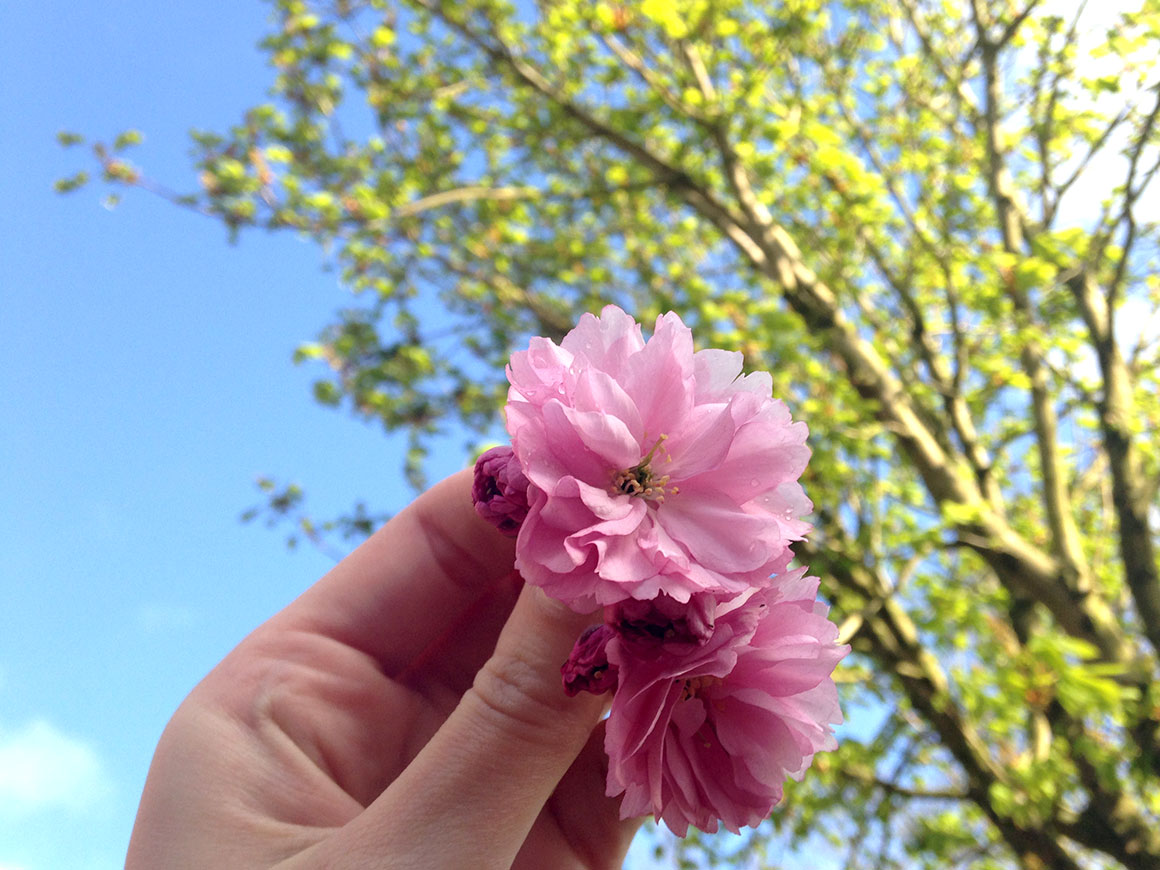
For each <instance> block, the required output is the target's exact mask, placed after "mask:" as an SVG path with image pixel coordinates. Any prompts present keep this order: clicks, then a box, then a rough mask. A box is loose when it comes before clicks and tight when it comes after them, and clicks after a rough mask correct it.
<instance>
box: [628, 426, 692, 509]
mask: <svg viewBox="0 0 1160 870" xmlns="http://www.w3.org/2000/svg"><path fill="white" fill-rule="evenodd" d="M668 437H669V436H668V435H664V434H662V435H661V436H660V437H659V438H657V440H656V443H655V444H653V446H652V448H651V449H650V450H649V452H648V453H647V454H645V456H644V458H643V459H641V461H640V462H638V463H637V464H636V465H634V466H633V467H632V468H627V469H625V470H624V471H618V472H616V473H615V474H614V475H613V476H612V489H613V491H614V492H618V493H621V494H623V495H629V496H638V497H639V498H643V499H645V500H646V501H652V502H656V503H657V504H662V503H663V502H664V500H665V496H666V495H676V494H677V493H678V492H679V491H680V490H679V489H678V488H677V487H675V486H669V476H668V475H667V474H665V475H662V476H657V475H656V474H654V473H653V470H652V461H653V458H654V457H655V456H656V454H657V451H659V450H661V449H662V448H661V445H662V444H664V442H665V439H667V438H668ZM665 455H666V461H668V462H672V461H673V458H672V457H671V456H668V454H667V452H666V454H665Z"/></svg>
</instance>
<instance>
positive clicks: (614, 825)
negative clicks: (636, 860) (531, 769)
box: [516, 722, 644, 870]
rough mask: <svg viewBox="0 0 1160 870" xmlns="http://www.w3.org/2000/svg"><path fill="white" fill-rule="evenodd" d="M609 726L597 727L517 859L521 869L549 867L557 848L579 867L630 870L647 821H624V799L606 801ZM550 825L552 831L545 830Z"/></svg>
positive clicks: (640, 819)
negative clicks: (627, 865) (627, 861)
mask: <svg viewBox="0 0 1160 870" xmlns="http://www.w3.org/2000/svg"><path fill="white" fill-rule="evenodd" d="M604 724H605V723H604V722H601V723H600V724H599V725H597V726H596V729H595V730H594V731H593V732H592V734H591V735H590V736H589V738H588V742H587V743H586V744H584V748H583V749H582V750H581V751H580V755H579V756H578V757H577V758H576V760H575V761H574V762H573V763H572V766H571V767H570V768H568V772H567V773H566V774H564V778H563V779H562V780H560V784H559V785H558V786H556V790H555V791H554V792H552V797H551V798H550V799H549V800H548V806H547V810H548V814H547V816H546V818H544V819H541V820H540V822H537V824H536V825H535V826H534V827H533V828H532V833H531V835H530V836H529V837H528V839H527V840H526V841H525V842H524V845H523V847H522V848H521V849H520V854H519V856H518V857H517V859H516V864H517V865H518V866H520V867H543V866H545V861H544V860H543V857H542V856H543V855H545V854H548V850H549V849H551V848H552V847H553V846H555V847H556V851H557V852H559V851H561V848H564V849H566V850H567V852H570V853H571V854H572V855H574V856H575V866H576V867H583V868H593V867H620V866H622V865H623V864H624V858H625V855H626V854H627V853H628V849H629V846H631V845H632V838H633V837H635V836H636V832H637V831H638V830H639V829H640V826H641V824H642V823H643V822H644V818H635V819H621V818H620V798H619V797H611V798H610V797H607V796H605V793H604V792H605V788H604V784H605V781H606V780H607V779H608V755H607V753H606V752H605V751H604ZM548 820H550V821H551V822H552V824H551V825H548V824H541V822H546V821H548ZM561 841H563V842H561ZM552 866H553V867H558V868H561V870H563V867H564V865H563V864H561V863H559V862H557V863H555V864H553V865H552ZM568 866H572V865H568Z"/></svg>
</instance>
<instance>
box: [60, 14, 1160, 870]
mask: <svg viewBox="0 0 1160 870" xmlns="http://www.w3.org/2000/svg"><path fill="white" fill-rule="evenodd" d="M1039 5H1040V4H1038V3H1037V2H1036V0H1023V2H1016V0H972V2H970V3H962V4H960V3H950V2H938V0H835V2H821V0H780V2H757V0H639V2H629V0H624V2H614V0H597V2H591V0H540V2H539V3H533V2H531V0H526V2H521V3H517V4H514V5H513V4H511V3H508V2H505V0H461V2H447V3H440V2H438V0H397V2H385V0H331V2H328V3H325V4H324V3H314V2H310V0H276V2H275V3H274V16H273V19H272V26H271V30H270V33H269V35H268V36H267V37H266V38H265V39H264V40H263V42H262V48H263V50H264V51H265V52H266V53H267V54H268V55H269V60H270V64H271V67H272V70H273V78H274V81H273V86H272V89H271V91H270V95H269V99H268V101H267V102H264V103H261V104H260V105H256V106H255V107H254V108H253V109H251V110H250V111H249V112H247V113H246V115H245V117H244V119H243V120H242V122H241V123H240V124H239V125H238V126H236V127H235V128H233V129H231V130H229V131H228V132H226V133H224V134H213V133H196V134H194V141H195V143H196V145H195V154H196V156H195V160H196V165H197V169H198V172H199V173H200V176H199V177H200V189H199V190H198V191H196V192H194V193H191V194H189V195H179V194H176V193H172V192H170V191H168V190H166V189H165V188H162V187H160V186H159V185H157V184H156V183H155V182H153V181H151V180H150V179H149V178H148V177H147V176H146V175H144V174H143V173H142V172H141V171H140V170H139V169H137V168H136V167H135V166H133V165H132V164H131V163H130V162H129V161H128V160H127V158H126V149H127V148H129V147H131V146H132V145H133V144H135V142H136V141H137V139H138V138H139V137H138V136H137V135H136V134H135V133H133V132H129V133H126V134H123V135H122V136H121V137H120V138H119V139H118V140H117V141H115V142H113V143H110V144H98V145H95V146H93V147H94V153H95V155H96V157H97V160H98V163H99V165H100V167H101V169H102V170H103V174H104V178H105V180H106V181H107V182H109V183H110V184H112V186H113V187H114V188H120V187H125V186H129V187H132V186H137V187H145V188H148V189H152V190H154V191H155V192H158V193H160V194H161V195H163V196H166V197H168V198H170V199H172V200H173V201H174V202H176V203H179V204H181V205H184V206H188V207H190V208H193V209H197V210H199V211H202V212H204V213H206V214H208V215H211V216H213V217H214V218H217V219H219V220H220V221H222V223H223V224H225V226H226V227H228V228H229V230H230V232H231V234H234V233H237V232H238V231H239V230H240V229H242V228H246V227H263V228H266V229H269V230H289V231H291V232H295V233H301V234H305V235H307V236H309V237H311V238H313V239H315V240H316V241H317V242H318V243H319V244H320V245H322V246H323V247H324V249H325V250H326V251H327V255H328V257H329V258H330V260H331V261H332V262H333V264H335V265H336V266H338V267H339V268H341V270H342V275H343V278H344V280H345V282H346V284H347V285H348V286H349V287H350V288H352V289H353V290H354V291H355V292H356V293H357V294H358V296H357V297H356V299H357V300H361V304H357V305H356V306H355V307H352V308H351V309H350V310H346V311H343V312H342V313H341V314H340V316H339V317H338V318H337V319H336V322H334V323H333V324H331V325H329V326H327V327H326V328H325V329H324V330H323V332H322V334H321V336H320V337H319V339H318V341H317V342H316V343H312V344H308V345H306V346H304V347H302V348H301V349H300V351H299V358H300V359H302V360H319V361H321V362H322V363H324V364H325V366H326V367H327V369H326V372H327V373H326V374H325V375H324V376H323V377H322V378H321V379H320V380H319V381H318V383H317V385H316V397H317V399H318V400H319V401H321V402H324V403H327V404H333V405H345V406H347V407H349V408H350V409H352V410H353V411H354V413H356V414H357V415H360V416H363V417H365V418H369V419H374V420H378V421H380V422H381V423H382V425H383V426H384V427H385V428H386V429H388V430H403V431H406V432H409V433H410V436H411V438H412V448H413V449H412V454H411V460H410V462H409V471H410V473H411V475H412V478H413V479H414V480H416V482H418V481H419V480H420V479H421V473H422V464H423V463H422V456H423V451H424V450H425V449H426V448H427V446H428V445H429V444H430V443H431V442H432V441H433V440H436V439H438V438H439V437H440V435H441V434H444V433H446V432H447V431H448V427H449V426H455V427H456V428H458V427H460V426H462V425H466V426H467V427H468V428H469V429H470V430H473V431H476V432H478V433H480V434H481V436H484V435H486V434H488V433H490V434H492V435H494V434H495V433H496V432H497V431H498V429H497V425H496V421H497V408H498V407H499V405H500V404H501V403H502V400H503V397H504V393H505V383H504V380H503V376H502V372H503V363H504V361H505V360H506V358H507V356H508V354H509V353H510V352H511V350H513V349H515V348H518V347H520V346H522V345H523V344H524V343H525V342H526V339H527V337H528V336H529V335H530V334H542V335H549V336H553V337H559V336H561V335H562V334H563V333H564V332H565V331H566V330H567V329H569V328H570V326H571V325H572V324H573V323H574V322H575V320H576V318H577V317H578V315H579V313H580V312H583V311H592V310H596V309H598V308H599V307H600V306H601V305H602V304H604V303H606V302H616V303H618V304H620V305H621V306H623V307H624V308H626V309H627V310H629V311H632V312H634V313H635V314H636V315H637V316H638V317H639V318H640V319H642V320H646V321H647V320H648V319H649V318H651V317H653V316H655V315H656V314H657V313H658V312H662V311H666V310H669V309H672V310H676V311H678V312H680V313H681V315H682V316H683V317H684V318H685V319H686V322H688V323H689V324H690V325H691V326H692V327H693V329H694V334H695V335H696V336H697V337H698V339H699V340H700V341H701V342H703V343H704V344H705V345H711V346H718V347H726V348H739V349H741V350H742V351H743V352H744V354H745V358H746V361H747V364H748V366H749V367H751V368H761V369H770V370H772V372H773V376H774V381H775V385H776V386H775V394H776V395H779V396H781V397H783V398H785V399H786V400H787V401H788V402H789V404H790V406H791V408H792V409H793V411H794V413H795V416H797V417H799V418H802V419H805V420H806V421H808V423H809V425H810V428H811V431H812V437H811V443H812V445H813V449H814V458H813V461H812V464H811V466H810V469H809V471H808V473H807V479H806V481H805V482H806V484H807V490H808V492H810V493H811V495H812V496H813V498H814V499H815V502H816V504H817V513H816V522H817V532H816V534H815V535H814V537H813V538H812V539H811V541H810V542H809V543H808V545H806V546H803V547H802V548H800V551H799V554H800V555H801V557H802V558H803V560H804V561H806V562H808V563H809V564H810V565H811V566H812V567H813V569H814V571H815V572H816V573H818V574H820V575H822V576H823V577H824V578H825V581H824V588H825V589H827V590H828V594H829V595H830V596H831V598H832V599H833V601H834V604H835V611H836V614H837V616H838V618H839V620H844V622H843V633H844V635H845V636H846V637H847V638H848V639H850V640H851V642H852V643H853V645H854V649H855V654H854V656H853V657H852V659H851V660H850V666H849V667H848V668H846V669H845V680H846V685H845V692H846V701H845V704H846V708H847V710H848V711H849V714H850V716H851V718H852V719H853V723H854V728H853V731H854V733H855V735H857V736H854V737H851V738H849V739H847V740H846V741H845V742H844V744H843V745H842V747H841V749H840V750H839V751H838V752H837V753H835V754H832V755H829V756H826V757H822V758H819V759H818V762H817V764H816V765H815V770H814V771H813V772H812V773H811V775H810V776H808V777H807V779H806V781H805V782H804V783H802V784H801V785H799V786H797V787H795V788H793V789H791V790H790V792H789V793H788V796H787V799H786V801H785V803H784V805H783V806H782V807H780V808H779V809H777V810H776V811H775V813H774V816H773V820H772V823H771V825H770V826H769V828H768V829H766V828H763V829H761V830H759V831H758V832H756V833H755V834H753V835H751V836H750V837H749V838H747V839H744V840H742V841H740V842H739V841H737V840H736V838H731V837H726V838H724V839H717V838H710V837H697V838H693V839H690V840H689V841H686V842H685V843H684V844H682V845H680V846H679V847H677V848H678V851H679V852H680V854H678V855H677V860H682V859H683V860H686V861H690V860H695V859H697V857H698V856H700V858H701V859H704V860H707V861H709V862H719V863H740V862H743V861H746V860H749V859H750V858H751V857H752V856H754V855H758V854H760V853H761V852H762V850H763V848H766V847H768V845H769V844H770V843H771V842H774V843H779V842H784V841H786V840H787V838H788V839H789V840H790V841H791V842H801V841H803V840H807V839H808V838H810V837H826V838H829V839H830V840H831V841H832V842H833V844H834V845H835V847H837V849H839V850H841V851H842V852H843V853H845V856H846V857H845V865H844V866H846V867H848V868H869V867H875V868H878V867H882V868H890V867H931V868H944V867H951V866H973V867H1020V868H1026V870H1032V868H1059V870H1067V868H1077V867H1113V866H1121V865H1122V866H1124V867H1128V868H1157V867H1160V682H1158V664H1160V659H1158V657H1157V650H1158V649H1160V579H1158V576H1157V573H1158V572H1157V555H1156V544H1157V540H1156V535H1157V531H1156V525H1157V522H1158V520H1157V489H1158V484H1160V458H1158V453H1157V443H1156V439H1155V436H1154V434H1153V433H1154V432H1155V430H1156V428H1157V424H1158V423H1160V381H1158V372H1160V367H1158V352H1160V351H1158V344H1160V342H1158V332H1160V330H1158V329H1157V327H1156V321H1155V320H1151V321H1149V320H1148V318H1150V317H1154V315H1155V312H1156V309H1157V306H1158V305H1160V279H1158V277H1157V271H1158V270H1157V265H1158V242H1160V231H1158V226H1157V223H1156V219H1157V209H1156V207H1155V205H1156V191H1155V185H1154V184H1153V182H1154V181H1155V178H1156V174H1157V171H1158V169H1160V133H1158V132H1157V127H1158V124H1157V116H1158V114H1160V69H1158V63H1157V58H1158V57H1160V5H1158V4H1157V3H1156V0H1146V2H1145V3H1144V6H1143V8H1142V9H1140V10H1139V11H1135V12H1131V13H1127V14H1121V15H1116V16H1112V15H1110V14H1108V13H1107V11H1106V10H1096V12H1099V13H1100V14H1101V15H1103V16H1104V18H1103V19H1101V20H1102V21H1103V24H1102V25H1101V28H1102V29H1100V30H1098V31H1097V30H1093V29H1092V27H1091V26H1090V25H1088V24H1087V23H1086V22H1087V21H1088V19H1089V18H1090V17H1091V15H1090V14H1085V13H1084V12H1083V10H1082V9H1079V10H1077V9H1076V8H1075V7H1074V5H1073V4H1068V3H1054V4H1044V5H1045V6H1047V5H1049V6H1050V8H1049V9H1046V8H1045V9H1040V8H1037V7H1038V6H1039ZM1053 10H1054V11H1053ZM62 141H63V143H64V144H79V137H75V136H72V135H71V134H63V137H62ZM86 180H87V176H85V175H84V174H83V173H82V174H79V175H78V176H76V177H74V178H71V179H65V180H63V181H62V182H61V184H60V186H61V188H62V189H72V188H76V187H79V186H82V185H83V184H84V183H85V182H86ZM1150 198H1151V199H1150ZM1149 203H1150V204H1151V207H1150V209H1149ZM1149 323H1150V324H1151V325H1150V326H1148V325H1147V324H1149ZM266 486H267V488H268V489H269V490H270V491H271V492H272V493H273V495H272V498H273V499H274V501H278V500H279V499H280V500H281V502H280V503H281V504H283V505H284V510H285V511H287V512H291V513H293V512H296V511H298V510H299V498H300V493H297V492H293V493H291V497H289V499H288V500H287V493H288V492H290V491H289V490H286V491H282V490H279V489H278V488H277V487H274V485H273V484H270V483H268V482H267V484H266ZM277 509H278V507H277V505H275V510H277ZM368 516H369V515H368V514H366V513H365V511H362V510H361V508H360V512H356V515H355V516H354V518H353V519H350V520H349V521H348V523H347V525H345V526H342V527H341V528H342V529H343V530H345V531H347V532H348V533H356V534H358V533H364V532H365V531H366V530H367V529H369V527H370V526H371V525H372V523H371V522H370V521H369V520H368ZM360 518H361V519H360ZM312 528H314V527H312ZM315 531H317V529H316V528H315Z"/></svg>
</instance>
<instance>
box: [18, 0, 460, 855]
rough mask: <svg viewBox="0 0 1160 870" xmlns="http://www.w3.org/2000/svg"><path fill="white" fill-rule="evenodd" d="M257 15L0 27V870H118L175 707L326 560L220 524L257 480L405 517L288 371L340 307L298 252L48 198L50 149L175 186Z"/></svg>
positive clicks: (62, 11)
mask: <svg viewBox="0 0 1160 870" xmlns="http://www.w3.org/2000/svg"><path fill="white" fill-rule="evenodd" d="M266 12H267V8H266V7H265V6H264V5H262V4H260V3H258V2H241V3H215V4H197V3H174V4H150V3H143V2H126V3H115V4H109V3H101V4H96V3H85V2H82V3H74V2H69V3H65V2H60V0H49V2H43V3H36V4H33V3H27V2H16V3H5V4H0V58H3V66H4V75H3V76H0V117H3V118H4V135H3V136H0V161H2V165H3V171H0V202H2V208H0V540H2V541H3V543H4V547H3V549H4V559H3V562H2V563H0V868H2V870H15V868H20V870H56V868H61V870H63V868H70V870H89V868H92V870H96V868H101V870H104V868H114V867H120V866H122V865H123V861H124V849H125V846H126V844H127V841H128V834H129V829H130V826H131V824H132V819H133V815H134V812H135V809H136V803H137V799H138V795H139V792H140V788H141V786H142V784H143V782H144V777H145V773H146V770H147V767H148V763H149V758H150V756H151V754H152V750H153V746H154V745H155V743H156V741H157V738H158V736H159V735H160V733H161V729H162V728H163V727H164V724H165V722H166V721H167V719H168V718H169V716H170V715H171V713H172V712H173V710H174V708H175V707H176V706H177V704H178V703H179V702H180V701H181V699H182V698H183V697H184V695H185V694H186V692H187V691H188V690H189V689H190V688H191V687H192V686H193V684H194V683H196V682H197V680H198V679H200V677H201V676H202V675H203V674H204V673H205V672H206V671H207V670H208V669H209V668H210V667H211V666H212V665H213V664H214V663H215V662H216V661H217V660H218V659H220V658H221V656H222V655H224V654H225V653H226V652H227V651H228V650H229V649H230V648H232V647H233V646H234V645H235V644H236V643H237V642H238V641H239V640H240V639H241V638H242V637H244V636H245V634H246V633H247V632H248V631H249V630H250V629H251V628H253V627H254V626H256V625H257V624H258V623H260V622H261V621H262V620H263V619H265V618H266V617H268V616H269V615H271V614H272V613H274V612H275V611H276V610H277V609H279V608H280V607H282V606H283V605H284V604H286V603H287V602H289V601H290V600H291V599H292V598H294V597H295V596H296V595H297V594H298V593H299V592H300V591H301V590H302V589H304V588H305V587H306V586H307V585H309V584H310V583H311V582H312V581H313V580H314V579H316V578H317V577H318V576H319V575H320V574H321V573H323V572H324V571H325V570H326V569H327V568H328V566H329V565H330V562H329V561H328V560H327V559H326V558H325V557H324V556H322V555H320V554H319V553H317V552H315V551H313V550H311V549H310V548H304V549H301V550H299V551H298V552H295V553H290V552H288V551H287V550H286V548H285V546H284V544H283V540H282V536H281V535H280V534H278V533H273V532H269V531H267V530H266V529H264V528H263V527H262V526H261V525H260V524H255V525H243V524H241V523H240V522H239V521H238V516H239V514H240V513H241V512H242V511H243V510H244V509H245V508H246V507H248V506H250V505H251V504H254V503H256V502H257V500H258V499H257V496H256V494H255V490H254V488H253V480H254V478H255V477H256V476H257V475H259V474H265V473H269V474H273V475H275V476H278V477H280V478H283V479H295V480H298V481H300V482H301V483H302V484H303V485H304V486H305V487H306V488H307V490H308V492H309V494H310V497H311V499H312V501H313V502H314V503H315V504H316V506H317V508H318V511H319V513H320V514H326V513H328V512H336V511H338V510H340V509H341V508H343V507H345V506H347V505H349V503H350V502H351V501H352V500H353V499H354V498H356V497H360V496H362V497H367V498H369V499H372V500H373V501H375V502H376V503H377V505H378V506H382V507H387V508H391V507H397V506H399V505H400V504H401V503H402V502H403V501H404V500H405V499H406V497H407V495H408V493H407V490H406V488H405V486H404V485H403V484H402V483H401V482H399V478H398V473H397V472H398V468H399V465H400V462H399V454H398V450H397V448H396V446H395V445H392V444H391V443H390V442H389V441H388V440H387V439H385V438H384V437H383V435H382V434H381V432H379V431H376V430H374V429H372V428H369V427H367V426H365V425H363V424H360V423H358V422H356V421H354V420H351V419H349V418H346V417H344V416H343V415H342V414H340V413H335V412H333V411H328V410H325V409H322V408H319V407H317V406H315V405H314V404H313V403H312V401H311V399H310V389H309V387H310V380H311V375H312V373H311V371H310V370H309V368H296V367H294V366H293V365H292V364H291V362H290V356H291V353H292V351H293V349H294V347H295V345H296V344H297V343H298V342H300V341H304V340H308V339H310V338H312V337H313V335H314V334H315V332H316V331H317V330H318V329H319V328H320V327H321V326H322V325H323V324H324V323H325V322H326V319H327V318H328V316H329V315H330V314H331V312H332V311H334V310H335V309H336V308H339V307H341V306H342V305H343V304H344V302H345V299H346V296H345V291H344V290H343V289H342V288H341V287H339V286H338V285H337V283H336V281H335V279H334V277H333V276H331V275H328V274H327V273H325V272H323V271H322V270H321V269H320V258H319V253H318V251H317V249H316V248H314V247H312V246H310V245H309V244H307V243H305V242H300V241H297V240H295V239H293V238H291V237H272V236H263V235H260V234H252V235H250V236H246V237H244V238H243V240H242V243H241V244H240V245H238V246H235V247H231V246H229V245H228V244H227V242H226V239H225V237H224V233H223V232H222V230H221V229H220V228H219V227H218V226H216V225H214V224H213V223H211V222H210V221H208V220H205V219H203V218H200V217H198V216H197V215H193V214H189V213H184V212H181V211H179V210H177V209H175V208H173V207H172V206H169V205H167V204H165V203H163V202H160V201H157V200H154V199H153V198H151V197H149V196H147V195H131V196H127V197H126V198H125V201H124V202H123V203H122V205H121V206H120V207H119V208H118V209H116V210H115V211H111V212H110V211H107V210H106V209H104V208H102V207H101V205H100V202H99V201H100V196H99V195H98V193H97V191H95V190H88V191H82V192H80V193H77V194H74V195H72V196H69V197H61V196H57V195H56V194H54V193H53V192H52V190H51V186H52V182H53V180H54V179H56V178H58V177H60V176H62V175H65V174H70V173H71V172H73V171H75V170H76V169H78V168H82V166H83V164H84V160H83V158H84V155H83V154H81V153H80V152H79V151H74V152H64V151H62V150H61V149H60V148H59V147H58V146H57V145H56V143H55V141H54V137H55V134H56V132H57V131H58V130H60V129H62V128H68V129H73V130H77V131H80V132H83V133H85V134H89V135H91V136H94V137H110V136H112V135H113V134H115V133H116V132H118V131H119V130H121V129H123V128H126V127H130V126H133V127H139V128H140V129H142V130H143V131H144V132H145V135H146V141H145V144H144V146H143V147H142V148H141V149H140V152H139V154H137V155H136V156H137V158H138V159H139V160H140V162H141V163H143V164H144V165H146V166H147V167H149V168H150V170H151V171H152V172H153V173H154V174H155V175H156V176H158V177H160V178H163V179H165V180H167V181H170V182H172V183H174V184H176V185H177V186H185V187H188V186H189V184H190V182H191V173H190V171H189V169H188V168H187V165H186V161H185V155H186V151H187V144H186V142H187V138H186V134H187V130H188V128H189V127H191V126H199V127H207V128H216V127H224V126H226V125H227V124H229V123H231V122H233V121H234V120H236V118H237V117H238V116H239V115H240V113H241V110H242V109H243V108H244V107H245V106H246V105H247V104H248V103H251V102H253V101H255V100H256V99H258V98H259V97H260V96H261V94H262V91H263V89H264V87H265V82H266V77H265V71H264V68H263V59H262V57H261V55H260V54H259V53H258V51H257V50H256V49H255V48H254V45H255V43H256V42H257V40H258V38H259V37H260V35H261V33H262V27H263V22H264V20H265V17H266ZM460 461H461V459H460V457H458V456H453V457H449V458H448V465H449V466H454V465H455V464H457V463H458V462H460Z"/></svg>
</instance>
